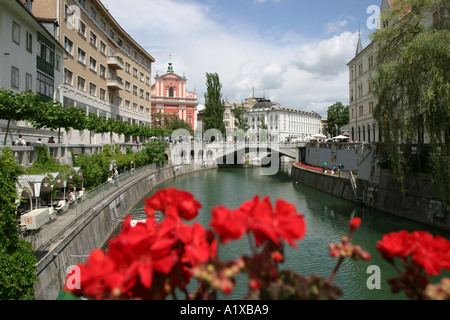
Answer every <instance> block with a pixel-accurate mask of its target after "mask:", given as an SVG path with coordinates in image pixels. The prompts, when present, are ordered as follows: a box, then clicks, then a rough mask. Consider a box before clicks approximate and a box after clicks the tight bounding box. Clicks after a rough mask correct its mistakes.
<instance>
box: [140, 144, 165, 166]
mask: <svg viewBox="0 0 450 320" xmlns="http://www.w3.org/2000/svg"><path fill="white" fill-rule="evenodd" d="M144 147H145V149H144V150H145V152H146V153H147V156H148V159H149V161H150V163H157V162H159V163H161V164H164V163H165V162H166V156H165V151H166V145H165V144H164V142H162V141H160V140H154V141H151V142H148V143H145V144H144Z"/></svg>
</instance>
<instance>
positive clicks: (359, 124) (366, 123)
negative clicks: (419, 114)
mask: <svg viewBox="0 0 450 320" xmlns="http://www.w3.org/2000/svg"><path fill="white" fill-rule="evenodd" d="M394 6H395V0H382V3H381V13H382V14H384V13H385V12H386V11H387V10H390V9H391V8H393V7H394ZM405 14H407V12H405ZM447 15H448V9H445V8H442V7H441V8H435V10H432V11H430V12H427V13H426V14H425V15H424V18H423V21H422V24H423V25H424V26H431V25H433V24H436V23H437V22H438V21H439V20H440V19H444V17H445V16H447ZM393 23H395V21H380V22H379V25H378V28H387V27H389V25H392V24H393ZM376 48H377V47H376V44H375V43H374V42H371V43H370V44H369V45H368V46H367V47H366V48H363V47H362V44H361V38H359V39H358V45H357V49H356V54H355V57H354V58H353V59H352V60H350V62H349V63H348V64H347V67H348V68H349V97H350V123H349V126H350V132H349V134H350V138H351V139H352V140H353V141H358V142H381V141H383V136H382V129H380V127H379V124H378V123H377V121H376V120H375V119H374V117H373V111H374V108H375V107H376V105H377V103H378V100H377V99H376V97H375V96H374V95H373V92H372V90H371V87H370V79H371V77H372V75H373V74H374V72H376ZM424 139H425V137H423V138H422V140H424Z"/></svg>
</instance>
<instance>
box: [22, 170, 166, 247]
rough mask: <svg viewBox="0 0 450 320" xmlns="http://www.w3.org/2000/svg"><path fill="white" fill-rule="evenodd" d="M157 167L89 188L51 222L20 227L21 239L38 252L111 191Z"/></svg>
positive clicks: (132, 172)
mask: <svg viewBox="0 0 450 320" xmlns="http://www.w3.org/2000/svg"><path fill="white" fill-rule="evenodd" d="M157 168H158V166H157V164H151V165H148V166H145V167H141V168H137V169H134V170H131V171H129V172H127V173H122V174H120V175H119V177H118V178H116V179H114V180H109V181H108V182H106V183H104V184H102V185H100V186H98V187H96V188H94V189H92V190H89V191H88V192H86V193H85V195H84V196H83V197H82V198H81V199H77V200H76V201H75V202H74V203H72V204H70V205H69V207H68V208H67V210H65V211H60V212H59V213H57V214H56V217H55V219H53V220H50V222H49V223H47V224H45V225H43V226H42V227H41V228H40V229H38V230H28V231H26V230H21V229H20V228H19V235H20V237H21V239H23V240H24V241H27V242H30V243H31V245H32V246H33V248H34V249H35V251H36V252H39V251H43V250H45V248H46V247H48V245H49V244H51V243H52V242H54V241H56V240H57V239H58V238H60V237H62V236H63V235H64V233H65V232H66V231H67V230H68V229H69V228H70V227H71V226H72V225H73V224H74V223H75V222H77V221H78V220H79V219H80V218H82V217H83V216H84V215H85V214H86V212H88V211H89V210H90V209H91V208H92V207H93V206H95V205H96V204H98V203H100V202H101V201H103V200H104V199H106V198H107V197H108V196H109V195H111V193H113V192H114V191H115V190H117V189H119V188H120V187H122V186H123V185H125V184H127V183H128V182H130V181H131V180H134V179H137V178H139V177H141V176H144V175H148V174H149V173H151V172H152V171H153V170H155V169H157Z"/></svg>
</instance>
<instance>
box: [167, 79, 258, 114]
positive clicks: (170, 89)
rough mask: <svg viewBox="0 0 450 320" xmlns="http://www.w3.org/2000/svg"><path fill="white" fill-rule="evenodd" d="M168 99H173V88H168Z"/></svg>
mask: <svg viewBox="0 0 450 320" xmlns="http://www.w3.org/2000/svg"><path fill="white" fill-rule="evenodd" d="M169 97H173V87H170V88H169ZM253 121H254V120H253Z"/></svg>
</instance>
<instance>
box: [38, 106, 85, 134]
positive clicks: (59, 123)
mask: <svg viewBox="0 0 450 320" xmlns="http://www.w3.org/2000/svg"><path fill="white" fill-rule="evenodd" d="M31 123H32V124H33V127H35V128H36V129H49V130H51V131H55V130H58V143H61V129H63V128H64V130H65V131H66V132H67V131H69V130H70V129H71V128H73V129H75V130H83V129H84V128H85V127H86V115H85V113H84V111H82V110H81V109H79V108H77V107H68V108H64V107H63V106H62V104H61V102H59V101H56V102H50V103H41V112H40V113H39V114H38V115H36V116H35V117H34V118H33V119H32V120H31Z"/></svg>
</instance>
